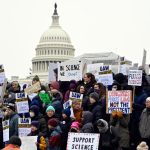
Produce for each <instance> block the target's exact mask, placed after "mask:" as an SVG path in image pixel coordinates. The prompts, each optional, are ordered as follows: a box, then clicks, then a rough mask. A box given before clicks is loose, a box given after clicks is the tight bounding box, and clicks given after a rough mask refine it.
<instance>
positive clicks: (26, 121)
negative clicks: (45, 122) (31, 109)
mask: <svg viewBox="0 0 150 150" xmlns="http://www.w3.org/2000/svg"><path fill="white" fill-rule="evenodd" d="M30 132H31V119H30V118H18V133H19V137H22V136H27V135H28V134H29V133H30Z"/></svg>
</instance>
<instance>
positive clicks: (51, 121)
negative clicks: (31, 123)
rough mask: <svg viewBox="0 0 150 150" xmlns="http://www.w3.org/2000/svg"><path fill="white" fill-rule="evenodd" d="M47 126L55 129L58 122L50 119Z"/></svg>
mask: <svg viewBox="0 0 150 150" xmlns="http://www.w3.org/2000/svg"><path fill="white" fill-rule="evenodd" d="M48 125H50V126H52V127H57V126H58V120H57V119H55V118H52V119H50V120H49V121H48Z"/></svg>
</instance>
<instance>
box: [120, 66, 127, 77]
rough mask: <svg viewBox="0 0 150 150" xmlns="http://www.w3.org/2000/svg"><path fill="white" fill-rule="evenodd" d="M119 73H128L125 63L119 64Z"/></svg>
mask: <svg viewBox="0 0 150 150" xmlns="http://www.w3.org/2000/svg"><path fill="white" fill-rule="evenodd" d="M119 73H122V74H124V75H128V68H127V65H126V64H123V65H120V66H119Z"/></svg>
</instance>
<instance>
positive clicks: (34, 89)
mask: <svg viewBox="0 0 150 150" xmlns="http://www.w3.org/2000/svg"><path fill="white" fill-rule="evenodd" d="M39 90H41V85H40V82H37V83H35V84H33V85H32V86H29V87H28V88H26V89H25V90H24V91H25V93H27V94H28V95H30V94H32V93H36V92H38V91H39Z"/></svg>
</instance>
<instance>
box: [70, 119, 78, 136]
mask: <svg viewBox="0 0 150 150" xmlns="http://www.w3.org/2000/svg"><path fill="white" fill-rule="evenodd" d="M70 132H75V133H80V124H79V122H77V121H74V122H73V123H72V124H71V128H70Z"/></svg>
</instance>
